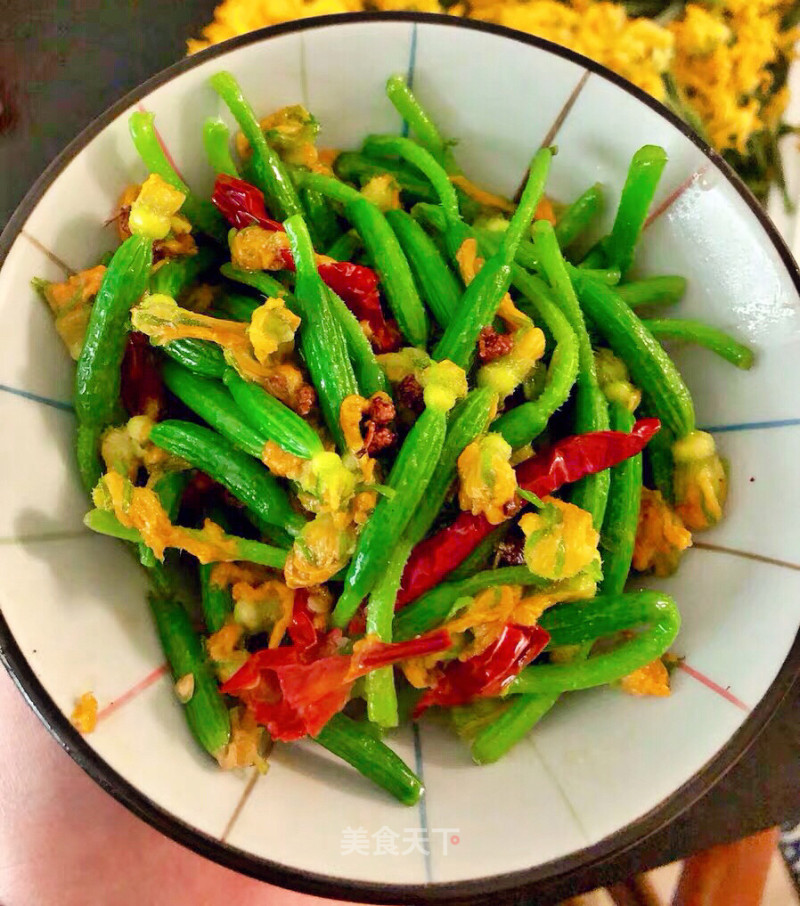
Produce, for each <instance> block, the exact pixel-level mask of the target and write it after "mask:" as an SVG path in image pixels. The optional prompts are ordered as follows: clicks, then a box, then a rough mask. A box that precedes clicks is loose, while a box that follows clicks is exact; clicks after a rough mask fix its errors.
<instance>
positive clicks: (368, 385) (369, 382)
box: [328, 289, 391, 397]
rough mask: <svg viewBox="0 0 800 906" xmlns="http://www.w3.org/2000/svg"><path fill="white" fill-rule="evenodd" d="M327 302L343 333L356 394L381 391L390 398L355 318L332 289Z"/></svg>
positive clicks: (370, 349) (381, 370)
mask: <svg viewBox="0 0 800 906" xmlns="http://www.w3.org/2000/svg"><path fill="white" fill-rule="evenodd" d="M328 302H329V303H330V307H331V311H332V312H333V315H334V317H335V318H336V320H337V321H338V322H339V326H340V327H341V328H342V332H343V333H344V338H345V342H346V343H347V351H348V353H349V355H350V361H351V362H352V363H353V369H354V371H355V374H356V379H357V381H358V392H359V393H360V394H361V396H364V397H369V396H372V394H373V393H377V392H378V391H379V390H381V391H383V392H384V393H388V394H389V395H390V396H391V385H390V384H389V380H388V378H387V377H386V372H385V371H384V370H383V368H381V366H380V365H379V364H378V360H377V359H376V358H375V352H374V351H373V349H372V344H371V343H370V341H369V340H368V339H367V335H366V334H365V333H364V331H363V330H362V329H361V325H360V324H359V323H358V320H357V318H356V316H355V315H354V314H353V313H352V312H351V311H350V309H349V308H348V307H347V306H346V305H345V304H344V302H343V301H342V300H341V299H340V298H339V297H338V296H337V295H336V293H335V292H334V291H333V290H332V289H328Z"/></svg>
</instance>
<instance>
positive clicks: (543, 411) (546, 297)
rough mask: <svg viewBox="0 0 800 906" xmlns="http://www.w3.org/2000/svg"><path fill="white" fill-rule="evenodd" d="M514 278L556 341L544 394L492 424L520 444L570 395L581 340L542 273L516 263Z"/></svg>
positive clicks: (542, 426) (540, 428) (515, 444)
mask: <svg viewBox="0 0 800 906" xmlns="http://www.w3.org/2000/svg"><path fill="white" fill-rule="evenodd" d="M512 282H513V284H514V287H515V288H516V289H518V290H519V291H520V292H521V293H522V294H523V295H524V297H525V299H527V301H528V302H529V303H530V305H531V307H532V308H533V311H532V312H531V313H530V314H531V315H532V316H533V317H534V320H535V321H537V322H540V323H541V322H543V323H544V324H545V326H546V327H547V329H548V330H549V332H550V334H551V336H552V337H553V339H554V340H555V343H556V348H555V349H554V350H553V354H552V356H551V357H550V364H549V365H548V367H547V377H546V379H545V387H544V390H543V391H542V392H541V394H539V396H538V397H537V398H536V399H535V400H532V401H531V402H528V403H520V405H518V406H515V407H514V408H513V409H511V410H510V411H509V412H507V413H506V414H505V415H502V416H500V418H498V419H497V421H496V422H494V424H493V425H492V430H493V431H497V432H499V433H500V434H502V435H503V437H504V438H505V439H506V441H508V443H509V444H511V446H512V447H515V448H516V447H522V446H524V445H525V444H528V443H531V441H534V440H535V439H536V438H537V437H538V436H539V435H540V434H541V433H542V431H544V429H545V428H546V427H547V423H548V422H549V421H550V419H551V418H552V416H553V414H554V413H555V412H557V411H558V409H560V408H561V406H563V405H564V403H565V402H566V401H567V399H568V398H569V394H570V392H571V390H572V388H573V386H574V385H575V381H576V379H577V376H578V340H577V337H576V335H575V331H574V330H573V329H572V327H571V326H570V322H569V320H568V319H567V317H566V315H565V314H564V313H563V312H562V310H561V309H560V308H559V307H558V306H557V305H556V304H555V303H554V302H553V301H552V298H551V296H550V293H549V291H548V288H547V286H546V285H545V284H544V283H543V282H542V281H541V280H539V278H538V277H534V276H532V275H531V274H528V273H527V272H526V271H525V270H523V269H522V268H521V267H520V266H519V265H518V264H515V265H514V269H513V276H512ZM520 304H523V303H520ZM523 307H525V306H524V304H523Z"/></svg>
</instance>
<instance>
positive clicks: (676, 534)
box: [633, 488, 692, 576]
mask: <svg viewBox="0 0 800 906" xmlns="http://www.w3.org/2000/svg"><path fill="white" fill-rule="evenodd" d="M691 544H692V534H691V532H689V531H688V530H687V528H686V526H685V525H684V524H683V522H682V521H681V518H680V516H678V514H677V513H676V512H675V511H674V510H673V509H672V508H671V507H670V506H669V504H668V503H667V502H666V501H665V500H664V498H663V497H662V496H661V491H651V490H650V488H642V502H641V504H640V507H639V524H638V526H637V529H636V544H635V545H634V548H633V568H634V569H635V570H637V571H638V572H640V573H645V572H652V573H653V574H654V575H656V576H671V575H672V573H674V572H675V570H676V569H677V568H678V562H679V561H680V559H681V554H682V553H683V551H684V550H686V548H687V547H691Z"/></svg>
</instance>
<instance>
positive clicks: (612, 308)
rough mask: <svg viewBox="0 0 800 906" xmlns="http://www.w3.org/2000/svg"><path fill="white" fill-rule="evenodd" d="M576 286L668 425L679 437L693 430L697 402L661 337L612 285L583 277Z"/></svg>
mask: <svg viewBox="0 0 800 906" xmlns="http://www.w3.org/2000/svg"><path fill="white" fill-rule="evenodd" d="M576 288H577V291H578V295H579V296H580V300H581V305H582V307H583V310H584V311H585V312H586V314H587V316H588V317H589V318H590V320H591V321H592V324H593V325H594V327H595V328H596V329H597V331H598V333H600V334H601V335H602V336H603V337H604V338H605V340H606V341H607V342H608V345H609V346H610V347H611V348H612V349H613V350H614V352H615V353H616V354H617V355H618V356H619V357H620V358H621V359H622V360H623V362H625V364H626V365H627V366H628V371H630V374H631V379H632V380H633V382H634V383H635V384H636V386H637V387H639V388H640V389H641V390H642V392H643V393H644V395H645V397H646V398H647V399H648V401H649V403H650V405H651V406H652V408H653V410H654V412H655V414H656V415H657V416H658V418H660V419H661V421H662V423H663V424H664V426H665V427H666V428H668V429H669V430H670V431H672V432H673V433H674V434H675V436H676V437H683V436H685V435H686V434H688V433H689V432H690V431H693V430H694V426H695V417H694V405H693V403H692V397H691V395H690V393H689V389H688V387H687V386H686V384H685V383H684V381H683V378H682V377H681V376H680V374H679V373H678V370H677V368H676V367H675V365H674V364H673V363H672V360H671V359H670V357H669V356H668V355H667V353H666V352H664V349H663V348H662V346H661V344H660V343H659V342H658V340H656V339H655V337H654V336H653V335H652V334H651V333H650V331H649V330H648V329H647V328H646V327H645V326H644V324H643V323H642V321H641V320H640V319H639V318H638V317H637V316H636V315H635V314H634V312H633V311H632V310H631V309H630V307H629V306H628V305H627V304H626V303H625V302H623V301H622V299H620V297H619V296H618V295H617V294H616V293H615V292H614V290H613V289H611V288H610V287H608V286H604V285H603V284H602V283H597V282H596V281H594V280H591V279H587V278H582V277H579V278H577V282H576Z"/></svg>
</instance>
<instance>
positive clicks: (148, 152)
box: [128, 110, 228, 244]
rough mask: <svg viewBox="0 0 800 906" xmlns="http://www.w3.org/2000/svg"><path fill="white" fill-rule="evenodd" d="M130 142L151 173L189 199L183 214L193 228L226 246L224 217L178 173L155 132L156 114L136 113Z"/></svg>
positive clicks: (226, 231) (186, 200)
mask: <svg viewBox="0 0 800 906" xmlns="http://www.w3.org/2000/svg"><path fill="white" fill-rule="evenodd" d="M128 126H129V129H130V134H131V138H132V139H133V144H134V147H135V148H136V150H137V151H138V152H139V157H141V159H142V161H144V165H145V166H146V167H147V169H148V170H149V171H150V172H151V173H155V174H156V175H158V176H160V177H161V178H162V179H163V180H164V182H167V183H169V184H170V185H171V186H173V187H174V188H176V189H177V190H178V191H179V192H182V193H183V194H184V195H185V196H186V197H185V199H184V202H183V204H182V205H181V211H183V213H184V214H185V215H186V216H187V217H188V219H189V220H190V221H191V223H192V225H193V226H196V227H197V228H198V229H199V230H200V231H201V232H202V233H205V234H206V235H208V236H210V237H211V238H212V239H214V241H215V242H219V243H221V244H225V243H227V237H228V229H227V226H226V225H225V221H224V220H223V219H222V215H221V214H220V213H219V211H217V209H216V208H215V207H214V205H213V204H211V202H210V201H206V200H205V199H203V198H198V197H197V196H196V195H194V194H193V193H192V190H191V189H190V188H189V186H187V185H186V183H185V182H184V181H183V179H181V177H180V176H179V175H178V173H177V172H176V171H175V167H174V166H173V165H172V163H171V162H170V160H169V158H168V157H167V155H166V153H165V151H164V148H163V147H162V145H161V141H160V139H159V137H158V134H157V133H156V129H155V114H153V113H144V112H143V111H139V110H137V111H136V112H134V113H132V114H131V116H130V119H129V120H128Z"/></svg>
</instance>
